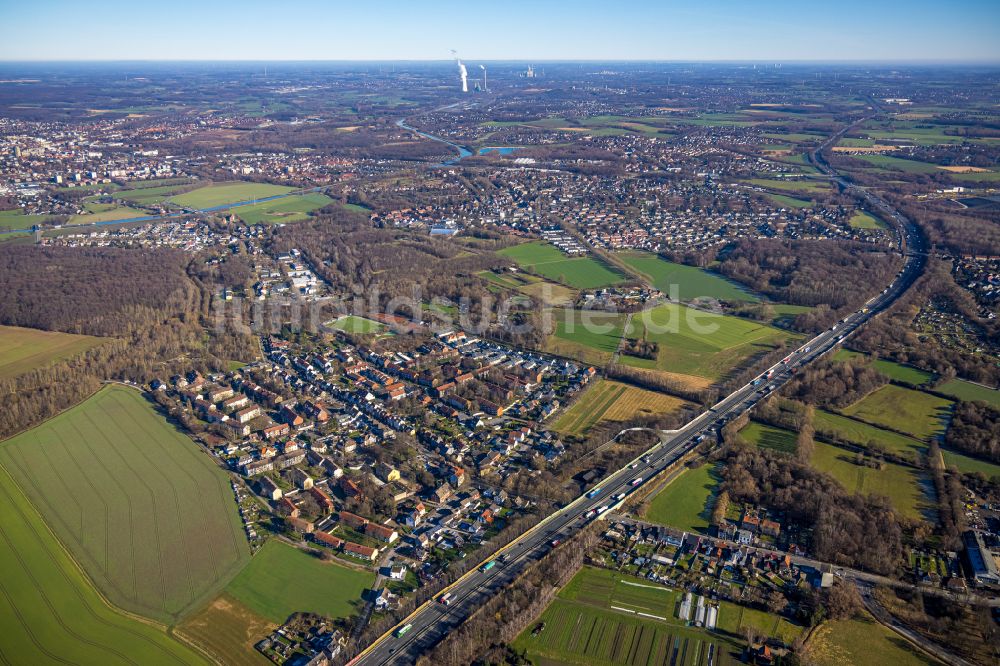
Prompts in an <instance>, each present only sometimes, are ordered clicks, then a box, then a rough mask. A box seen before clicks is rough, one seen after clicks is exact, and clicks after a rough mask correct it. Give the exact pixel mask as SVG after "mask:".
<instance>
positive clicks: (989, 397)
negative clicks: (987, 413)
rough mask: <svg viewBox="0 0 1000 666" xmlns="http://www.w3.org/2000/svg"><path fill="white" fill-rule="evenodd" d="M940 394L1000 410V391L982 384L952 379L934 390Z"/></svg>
mask: <svg viewBox="0 0 1000 666" xmlns="http://www.w3.org/2000/svg"><path fill="white" fill-rule="evenodd" d="M934 390H935V391H937V392H938V393H944V394H945V395H950V396H952V397H955V398H958V399H959V400H965V401H967V402H975V401H977V400H978V401H981V402H986V403H989V404H991V405H993V406H994V407H997V408H1000V391H998V390H997V389H991V388H988V387H986V386H983V385H981V384H974V383H972V382H967V381H965V380H963V379H952V380H951V381H948V382H945V383H944V384H941V385H940V386H938V387H937V388H935V389H934Z"/></svg>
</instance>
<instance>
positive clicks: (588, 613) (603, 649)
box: [513, 567, 802, 666]
mask: <svg viewBox="0 0 1000 666" xmlns="http://www.w3.org/2000/svg"><path fill="white" fill-rule="evenodd" d="M682 594H683V593H682V592H681V591H680V590H675V589H671V588H667V587H663V586H661V585H656V584H651V583H650V582H649V581H647V580H645V579H642V578H636V577H635V576H629V575H626V574H621V573H618V572H616V571H609V570H606V569H594V568H592V567H584V568H582V569H581V570H580V571H579V572H578V573H577V574H576V575H575V576H574V577H573V579H572V580H570V582H569V583H567V585H566V586H565V587H564V588H563V589H562V590H561V591H560V592H559V595H558V597H557V598H556V599H555V600H554V601H553V602H552V603H551V604H550V605H549V606H548V608H546V609H545V611H544V612H543V613H542V615H541V617H540V618H539V621H538V622H536V623H533V624H532V625H531V626H529V627H528V628H527V629H525V631H524V632H523V633H522V634H521V635H520V636H518V637H517V639H516V640H515V641H514V643H513V647H514V648H515V649H516V650H518V651H520V650H524V651H526V652H527V655H528V657H529V659H530V660H531V661H532V662H533V663H536V664H544V665H545V666H551V665H555V664H574V665H575V664H579V665H581V666H584V665H586V666H589V665H590V664H598V665H600V666H619V665H622V664H627V665H629V666H640V665H641V666H646V665H647V664H674V665H676V666H688V665H691V666H694V665H701V664H706V663H709V662H711V663H714V664H720V665H721V664H725V665H728V664H736V663H739V653H740V650H741V648H742V640H741V639H740V638H737V637H738V636H740V635H741V634H742V632H743V629H742V628H743V627H745V626H753V627H755V628H756V629H757V630H758V632H759V633H761V634H764V635H767V636H776V637H780V638H781V639H782V640H783V641H785V642H787V643H790V642H791V641H793V640H794V639H795V638H796V637H798V636H799V635H801V634H802V627H798V626H795V625H793V624H790V623H789V622H787V621H786V620H784V619H783V618H780V617H778V616H776V615H770V614H768V613H764V612H756V611H753V610H751V609H746V608H743V607H741V606H737V605H735V604H731V603H728V602H722V603H720V604H719V617H718V622H719V624H718V627H719V631H717V632H710V631H707V630H704V629H699V628H695V627H688V626H686V623H685V622H684V621H683V620H681V619H680V618H678V617H677V616H676V608H677V605H678V604H679V602H680V599H681V596H682ZM640 613H642V614H643V615H640ZM539 627H540V630H539V631H538V632H536V631H535V629H536V628H539ZM710 654H711V658H710V657H709V655H710Z"/></svg>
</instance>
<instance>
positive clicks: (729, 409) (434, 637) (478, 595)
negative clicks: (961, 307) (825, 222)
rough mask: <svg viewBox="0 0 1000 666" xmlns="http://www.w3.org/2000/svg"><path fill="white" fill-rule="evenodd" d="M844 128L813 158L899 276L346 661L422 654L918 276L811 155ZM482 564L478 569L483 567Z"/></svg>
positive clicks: (911, 234)
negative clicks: (881, 241) (898, 260)
mask: <svg viewBox="0 0 1000 666" xmlns="http://www.w3.org/2000/svg"><path fill="white" fill-rule="evenodd" d="M848 129H849V127H847V128H844V129H843V130H841V131H840V132H838V133H837V134H835V135H833V136H831V137H830V139H828V140H827V142H825V143H824V144H823V145H822V146H820V148H818V149H817V151H816V152H814V153H813V155H812V159H813V161H814V163H816V164H817V166H819V167H820V168H821V169H822V170H823V171H824V172H825V173H827V174H828V175H830V176H831V177H832V178H833V179H834V180H835V181H837V182H838V183H839V184H840V186H841V187H843V188H844V189H845V190H848V191H851V192H852V193H854V194H856V195H857V196H859V197H861V198H863V199H865V200H866V201H867V202H868V203H869V205H870V206H872V207H873V208H877V209H879V210H881V211H882V213H883V215H885V216H886V217H887V220H888V221H891V222H892V223H893V225H894V226H895V227H896V229H897V231H898V232H899V234H900V247H901V249H902V250H903V253H904V256H905V263H904V267H903V269H902V271H901V272H900V274H899V275H898V276H897V277H896V278H895V279H894V280H893V281H892V283H891V284H889V285H885V288H884V291H882V292H880V293H878V294H876V295H875V296H873V297H872V298H871V299H870V300H869V301H868V302H867V303H866V304H865V305H864V307H862V308H861V309H860V310H858V311H857V312H854V313H851V314H850V315H849V316H847V317H845V318H844V319H842V320H841V321H840V322H838V323H837V324H836V325H834V326H833V327H832V328H830V329H827V330H825V331H823V332H822V333H819V334H818V335H816V336H814V337H813V338H811V339H809V340H807V341H805V342H804V343H803V344H802V345H801V346H799V347H798V348H797V349H795V350H794V351H792V352H790V353H789V355H788V356H787V357H785V359H783V360H782V361H780V362H778V363H776V364H774V365H773V366H771V367H770V368H768V369H767V370H766V371H764V372H763V373H761V374H760V375H758V376H757V377H756V378H754V379H753V380H752V381H751V382H749V383H747V384H746V385H744V386H741V387H740V388H738V389H737V390H735V391H733V392H732V393H730V394H729V395H728V396H726V397H725V398H723V399H722V400H720V401H719V402H718V403H717V404H715V405H714V406H712V407H711V408H710V409H709V410H708V411H705V412H703V413H702V414H700V415H699V416H697V417H696V418H694V419H693V420H692V421H690V422H689V423H687V424H686V425H685V426H684V427H683V428H681V429H679V430H677V431H672V432H670V433H669V434H663V435H662V436H661V441H660V442H659V443H658V444H656V445H654V446H653V447H651V448H650V449H648V450H647V451H645V452H644V453H643V454H642V455H640V456H639V457H638V458H636V459H635V460H634V461H633V462H632V463H631V464H629V465H626V466H625V467H624V468H622V469H620V470H618V471H617V472H615V473H613V474H611V475H610V476H608V477H607V478H605V479H604V480H603V481H601V482H599V483H598V486H597V487H595V488H594V489H591V490H590V491H589V492H587V493H586V494H585V495H581V496H580V497H578V498H577V499H576V500H574V501H573V502H571V503H570V504H569V505H567V506H565V507H563V508H562V509H560V510H559V511H557V512H555V513H553V514H551V515H550V516H548V517H547V518H545V519H544V520H543V521H542V522H541V523H539V524H538V525H537V526H535V527H534V528H532V529H531V530H529V531H528V532H526V533H525V534H524V535H522V536H521V537H520V538H518V539H517V540H515V541H513V542H512V543H510V544H509V545H507V546H505V547H504V548H502V549H500V550H498V551H497V552H496V553H494V554H493V556H492V558H491V559H490V561H491V562H493V561H495V562H496V564H495V565H493V566H491V567H489V568H484V567H477V568H475V569H473V570H471V571H470V572H469V573H467V574H466V575H465V576H463V577H462V578H460V579H459V580H458V581H456V582H455V583H454V584H452V585H451V586H450V587H449V588H447V589H446V590H445V592H448V593H450V594H451V597H450V603H449V604H448V605H444V604H441V603H438V602H436V601H433V600H432V601H428V602H426V603H425V604H424V605H423V606H421V607H419V608H418V609H417V610H416V611H414V613H412V614H411V615H410V616H409V617H408V618H406V619H405V620H404V621H403V622H401V623H400V625H398V626H397V627H395V628H394V629H393V630H392V631H390V632H387V633H386V634H384V635H383V636H381V637H380V638H379V639H378V640H376V641H375V642H374V643H372V645H370V646H369V647H368V648H366V649H365V650H364V651H363V652H362V653H361V654H359V655H358V656H357V657H356V658H355V659H354V660H353V661H352V662H351V663H352V664H366V665H367V664H371V665H376V664H378V665H381V664H409V663H414V662H415V661H416V659H417V657H418V656H419V655H421V654H426V653H427V651H428V650H430V648H431V647H432V646H433V645H434V644H435V643H437V642H438V641H439V640H440V639H441V638H442V637H443V636H444V635H445V634H446V633H447V632H448V631H449V630H450V629H452V628H453V627H455V626H458V625H459V624H461V622H462V621H463V620H464V619H465V618H467V617H468V616H469V615H470V614H471V613H473V612H474V611H475V610H476V609H477V608H478V607H479V606H480V605H481V604H482V603H483V602H484V601H485V600H486V599H488V598H489V597H490V596H492V595H493V594H495V593H496V592H497V591H498V590H499V589H501V588H502V587H503V586H504V585H506V584H507V583H509V582H510V581H512V580H514V579H515V578H516V577H517V576H518V575H519V573H520V572H521V571H522V570H523V569H524V567H525V566H526V565H527V564H528V563H529V562H531V561H532V560H538V559H539V558H540V557H542V556H543V555H544V554H545V553H546V552H547V551H548V550H549V549H551V548H553V547H554V546H553V542H554V541H556V540H565V539H567V538H569V537H570V536H572V535H573V534H574V533H575V532H577V531H578V530H579V529H581V528H582V527H584V526H585V525H587V524H588V523H589V522H590V521H592V520H595V519H598V518H599V517H601V516H603V515H605V514H607V513H608V512H611V511H613V510H614V508H615V507H616V506H618V505H620V504H621V503H623V502H624V501H625V499H627V496H628V495H629V494H630V493H632V492H633V491H635V490H636V489H638V488H640V487H641V486H642V485H643V484H644V483H647V482H649V480H651V479H653V478H654V477H656V476H657V475H659V474H660V473H661V472H663V471H664V470H666V469H668V468H669V467H670V466H671V465H673V464H674V463H676V462H677V461H678V460H679V459H680V458H681V457H682V456H684V455H685V454H686V453H688V452H689V451H691V450H692V449H693V448H694V447H695V446H697V445H698V443H700V442H701V441H703V440H705V439H706V438H710V437H715V436H716V434H717V433H718V431H719V429H720V428H721V427H722V426H724V425H725V424H726V423H727V422H729V421H730V420H732V419H733V418H735V417H737V416H739V415H740V414H742V413H744V412H746V411H747V410H749V409H751V408H752V407H753V406H754V405H755V404H757V403H758V402H759V401H761V400H763V399H765V398H766V397H767V396H768V395H770V394H771V393H773V392H774V391H776V390H778V389H779V388H780V387H781V386H782V385H783V384H785V383H786V382H787V381H788V380H789V379H791V377H792V376H793V375H794V374H795V372H796V371H797V370H798V369H799V368H800V367H802V366H803V365H805V364H807V363H811V362H813V361H815V360H816V359H818V358H819V357H821V356H823V355H825V354H826V353H827V352H829V351H831V350H832V349H834V348H835V347H837V346H838V345H839V344H841V342H842V341H843V340H844V339H845V338H846V337H848V336H850V335H851V334H852V333H853V332H854V331H856V330H857V329H858V328H859V327H860V326H862V325H864V324H865V323H866V322H867V321H869V320H870V319H871V318H872V317H874V316H876V315H878V314H879V313H880V312H882V311H883V310H885V309H886V308H888V307H889V306H890V305H891V304H892V303H893V302H894V301H895V300H896V299H898V298H899V297H900V296H901V295H902V294H903V293H904V292H905V291H906V290H907V289H908V288H909V287H910V285H912V284H913V282H914V281H915V280H916V279H917V277H918V276H919V275H920V273H921V271H922V269H923V265H924V261H925V259H924V252H923V250H924V248H923V247H922V244H921V243H922V241H921V237H920V235H919V234H918V233H917V231H916V229H915V227H914V226H913V225H912V223H910V222H909V221H908V220H906V219H905V218H904V217H903V216H902V215H901V214H900V213H898V211H895V210H894V209H892V208H891V207H889V206H888V204H887V203H886V202H884V201H883V200H881V199H878V198H876V197H875V196H874V195H872V194H870V193H868V192H867V191H865V190H863V189H860V188H855V187H853V186H851V185H850V184H849V183H847V182H846V181H844V180H842V179H841V178H840V177H839V176H838V175H837V174H836V173H835V172H833V170H832V169H830V168H829V167H828V166H827V165H826V164H825V163H824V162H823V161H822V158H821V157H820V156H819V155H818V153H819V152H820V151H822V150H823V149H825V148H826V147H827V146H829V145H831V144H832V143H833V142H835V141H836V140H837V139H838V138H839V137H840V136H842V135H843V133H844V132H846V131H847V130H848ZM484 569H485V570H484Z"/></svg>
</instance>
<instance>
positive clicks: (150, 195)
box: [114, 183, 192, 206]
mask: <svg viewBox="0 0 1000 666" xmlns="http://www.w3.org/2000/svg"><path fill="white" fill-rule="evenodd" d="M191 187H192V186H191V185H190V184H189V183H185V184H182V185H161V186H159V187H143V188H139V189H134V190H122V191H119V192H115V195H114V196H115V198H117V199H121V200H122V201H127V202H129V203H133V204H136V205H137V206H151V205H154V204H159V203H162V202H164V201H166V200H167V199H168V198H170V197H171V196H173V195H175V194H180V193H182V192H184V191H185V190H190V189H191Z"/></svg>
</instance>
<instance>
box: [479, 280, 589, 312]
mask: <svg viewBox="0 0 1000 666" xmlns="http://www.w3.org/2000/svg"><path fill="white" fill-rule="evenodd" d="M477 275H478V276H479V277H481V278H483V279H484V280H486V281H487V282H489V283H491V284H494V285H497V286H498V287H502V288H504V289H511V290H514V291H517V292H520V293H522V294H524V295H526V296H531V297H532V298H537V299H538V300H539V301H541V302H542V304H544V305H546V306H554V307H565V306H571V305H573V303H574V302H575V301H576V297H577V295H578V294H579V292H578V291H577V290H575V289H570V288H569V287H566V286H564V285H561V284H556V283H555V282H549V281H548V280H543V279H541V278H539V277H537V276H534V275H530V274H528V273H522V272H518V273H511V272H509V271H508V272H504V273H499V274H498V273H494V272H493V271H480V272H479V273H477Z"/></svg>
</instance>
